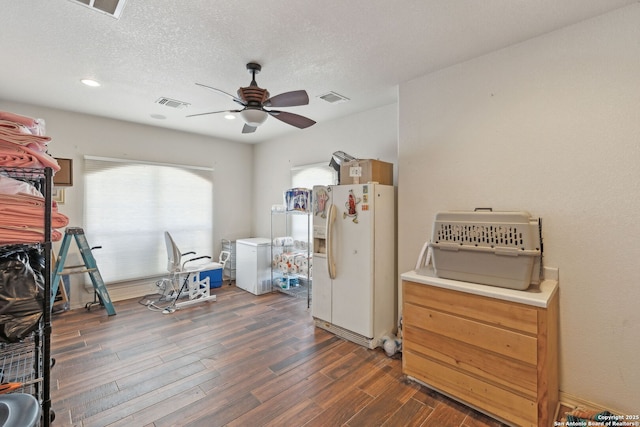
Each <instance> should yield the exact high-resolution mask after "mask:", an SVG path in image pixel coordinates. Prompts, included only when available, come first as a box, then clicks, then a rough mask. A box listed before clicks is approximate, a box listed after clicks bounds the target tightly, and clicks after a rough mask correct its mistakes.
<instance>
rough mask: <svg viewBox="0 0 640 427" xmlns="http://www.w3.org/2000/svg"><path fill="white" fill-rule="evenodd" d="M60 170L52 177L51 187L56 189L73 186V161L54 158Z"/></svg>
mask: <svg viewBox="0 0 640 427" xmlns="http://www.w3.org/2000/svg"><path fill="white" fill-rule="evenodd" d="M56 161H57V162H58V165H59V166H60V170H59V171H58V172H56V173H55V174H54V175H53V185H54V186H56V187H71V186H73V160H72V159H61V158H56Z"/></svg>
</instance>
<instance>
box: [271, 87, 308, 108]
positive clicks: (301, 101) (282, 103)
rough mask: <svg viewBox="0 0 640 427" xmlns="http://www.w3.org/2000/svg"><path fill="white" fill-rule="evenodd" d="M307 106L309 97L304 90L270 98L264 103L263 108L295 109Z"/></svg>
mask: <svg viewBox="0 0 640 427" xmlns="http://www.w3.org/2000/svg"><path fill="white" fill-rule="evenodd" d="M307 104H309V95H307V92H306V91H304V90H294V91H291V92H285V93H281V94H280V95H276V96H272V97H271V98H269V99H267V100H266V101H265V102H264V106H265V107H276V108H280V107H296V106H298V105H307Z"/></svg>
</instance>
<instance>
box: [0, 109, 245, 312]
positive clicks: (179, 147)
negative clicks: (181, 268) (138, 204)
mask: <svg viewBox="0 0 640 427" xmlns="http://www.w3.org/2000/svg"><path fill="white" fill-rule="evenodd" d="M0 110H4V111H11V112H14V113H18V114H23V115H26V116H30V117H39V118H43V119H45V122H46V131H47V132H46V133H47V136H50V137H51V138H52V141H51V143H50V144H49V154H51V155H52V156H54V157H62V158H71V159H73V174H74V177H73V178H74V185H73V187H67V188H66V189H65V203H64V204H63V205H60V207H59V210H60V212H62V213H64V214H65V215H67V216H68V217H69V219H70V222H69V225H70V226H80V227H81V226H83V194H84V187H83V184H84V183H83V179H82V169H83V156H84V155H93V156H102V157H114V158H122V159H132V160H146V161H151V162H160V163H172V164H185V165H195V166H204V167H211V168H213V169H214V226H213V236H212V241H213V245H214V246H213V247H214V250H215V251H216V252H215V254H214V256H215V257H217V254H218V252H219V250H220V240H221V239H222V238H229V239H236V238H239V237H244V236H245V235H247V234H248V233H250V232H251V215H252V212H251V211H250V210H249V209H248V208H246V201H247V200H248V199H251V194H252V185H253V175H252V167H251V166H252V162H253V146H252V145H249V144H238V143H233V142H228V141H224V140H216V139H213V138H209V137H206V136H202V135H196V134H190V133H184V132H176V131H172V130H168V129H162V128H156V127H151V126H144V125H139V124H134V123H129V122H123V121H117V120H111V119H104V118H100V117H95V116H90V115H85V114H77V113H72V112H67V111H61V110H55V109H49V108H44V107H39V106H33V105H25V104H18V103H12V102H5V101H2V100H0ZM238 171H243V172H242V173H239V172H238ZM132 185H135V183H132ZM184 214H185V215H187V216H188V215H189V207H188V206H185V207H184ZM87 239H88V240H89V243H90V244H91V245H99V243H100V242H92V241H91V240H90V239H91V236H87ZM56 251H57V249H56ZM70 252H71V250H70ZM77 261H79V263H82V261H81V260H80V259H79V257H78V259H77ZM67 264H68V265H69V264H72V262H68V263H67ZM145 293H147V289H145V290H144V292H143V293H141V294H140V295H144V294H145ZM131 295H132V294H131V293H128V294H126V297H130V296H131ZM110 296H111V298H112V299H114V300H117V299H118V297H117V291H116V295H114V291H110ZM92 298H93V295H89V294H86V293H85V292H84V291H79V292H78V291H77V290H76V291H74V289H72V293H71V302H72V306H74V307H77V306H84V303H85V302H86V301H88V300H91V299H92Z"/></svg>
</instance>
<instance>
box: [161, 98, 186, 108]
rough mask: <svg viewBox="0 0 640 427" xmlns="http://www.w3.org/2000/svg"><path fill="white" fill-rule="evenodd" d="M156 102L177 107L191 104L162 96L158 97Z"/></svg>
mask: <svg viewBox="0 0 640 427" xmlns="http://www.w3.org/2000/svg"><path fill="white" fill-rule="evenodd" d="M156 104H160V105H166V106H167V107H171V108H178V109H182V108H187V107H188V106H189V105H191V104H189V103H188V102H182V101H176V100H175V99H171V98H164V97H163V98H158V99H157V100H156Z"/></svg>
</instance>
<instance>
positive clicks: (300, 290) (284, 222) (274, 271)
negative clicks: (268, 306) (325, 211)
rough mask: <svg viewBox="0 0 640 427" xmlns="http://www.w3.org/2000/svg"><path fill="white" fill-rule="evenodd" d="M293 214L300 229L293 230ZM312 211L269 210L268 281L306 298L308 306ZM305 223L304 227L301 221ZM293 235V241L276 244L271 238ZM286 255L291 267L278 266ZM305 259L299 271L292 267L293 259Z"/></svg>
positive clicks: (286, 291)
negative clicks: (269, 270)
mask: <svg viewBox="0 0 640 427" xmlns="http://www.w3.org/2000/svg"><path fill="white" fill-rule="evenodd" d="M293 218H298V219H299V221H298V225H299V226H300V227H299V230H297V233H295V234H296V235H295V236H292V234H294V233H293ZM311 219H312V217H311V213H310V212H301V211H289V212H285V211H279V210H272V211H271V285H272V289H273V290H275V291H279V292H282V293H285V294H287V295H291V296H294V297H297V298H303V299H306V300H307V308H309V307H311V286H312V273H311V272H312V254H313V248H312V247H311V246H312V240H311V237H312V236H311V231H312V223H311ZM303 223H304V227H302V224H303ZM282 237H292V238H294V240H293V242H291V243H292V244H284V245H276V244H274V242H275V241H276V239H278V238H282ZM283 256H286V257H287V258H288V260H289V263H290V264H291V269H290V270H289V271H287V272H285V271H284V269H283V268H282V267H281V265H280V262H284V261H283V260H282V257H283ZM304 260H306V267H302V268H300V266H298V268H299V271H297V272H296V271H293V269H295V267H293V265H296V262H301V263H303V262H304Z"/></svg>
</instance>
